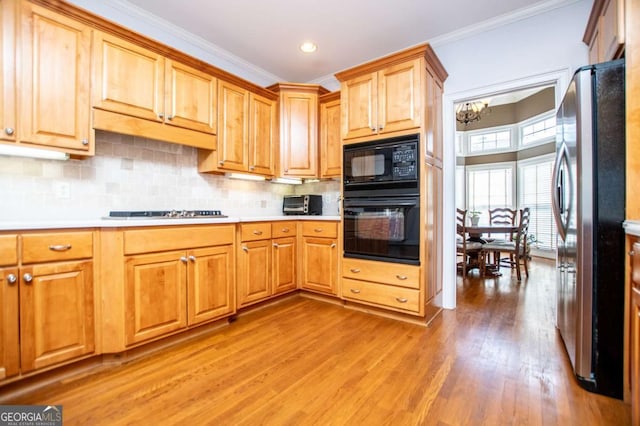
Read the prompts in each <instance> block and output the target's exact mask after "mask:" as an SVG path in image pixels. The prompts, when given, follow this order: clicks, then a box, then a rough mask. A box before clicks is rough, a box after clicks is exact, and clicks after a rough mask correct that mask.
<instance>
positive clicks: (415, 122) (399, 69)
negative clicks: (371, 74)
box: [377, 59, 422, 133]
mask: <svg viewBox="0 0 640 426" xmlns="http://www.w3.org/2000/svg"><path fill="white" fill-rule="evenodd" d="M378 79H379V81H378V120H377V121H378V131H379V132H380V133H389V132H395V131H398V130H407V129H414V128H419V127H420V124H421V117H420V111H421V110H422V105H421V99H422V93H421V91H420V87H421V85H420V60H419V59H415V60H413V61H410V62H406V63H403V64H398V65H394V66H391V67H388V68H385V69H384V70H382V71H380V72H379V73H378Z"/></svg>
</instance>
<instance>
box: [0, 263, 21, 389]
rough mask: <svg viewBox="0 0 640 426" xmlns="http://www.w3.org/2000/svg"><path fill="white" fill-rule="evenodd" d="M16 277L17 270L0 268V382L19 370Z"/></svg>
mask: <svg viewBox="0 0 640 426" xmlns="http://www.w3.org/2000/svg"><path fill="white" fill-rule="evenodd" d="M17 277H18V269H17V268H0V306H2V312H1V313H0V380H2V379H4V378H6V377H10V376H14V375H16V374H18V371H19V368H20V342H19V340H18V336H19V331H18V327H19V325H18V318H19V315H20V313H19V311H18V306H19V300H18V281H17V279H18V278H17Z"/></svg>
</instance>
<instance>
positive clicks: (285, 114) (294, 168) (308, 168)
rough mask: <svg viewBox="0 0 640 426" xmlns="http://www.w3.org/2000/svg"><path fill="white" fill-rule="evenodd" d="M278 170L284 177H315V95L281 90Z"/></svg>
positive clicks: (316, 134)
mask: <svg viewBox="0 0 640 426" xmlns="http://www.w3.org/2000/svg"><path fill="white" fill-rule="evenodd" d="M280 102H281V104H282V105H281V107H280V112H281V117H280V125H281V126H282V128H281V129H280V137H281V141H280V161H281V167H280V169H281V170H280V172H281V174H282V175H283V176H291V177H317V176H318V124H317V121H318V95H317V94H315V93H296V92H287V91H283V92H281V93H280Z"/></svg>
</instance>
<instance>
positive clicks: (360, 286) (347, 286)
mask: <svg viewBox="0 0 640 426" xmlns="http://www.w3.org/2000/svg"><path fill="white" fill-rule="evenodd" d="M342 297H344V298H345V299H352V300H357V301H362V302H368V303H373V304H376V305H381V306H387V307H391V308H394V309H397V310H403V311H411V312H419V311H420V303H419V301H420V291H419V290H412V289H408V288H403V287H395V286H391V285H384V284H376V283H370V282H366V281H357V280H351V279H349V278H344V279H343V280H342Z"/></svg>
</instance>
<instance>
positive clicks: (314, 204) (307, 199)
mask: <svg viewBox="0 0 640 426" xmlns="http://www.w3.org/2000/svg"><path fill="white" fill-rule="evenodd" d="M282 213H284V214H285V215H313V216H320V215H322V195H285V196H284V201H283V203H282Z"/></svg>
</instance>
